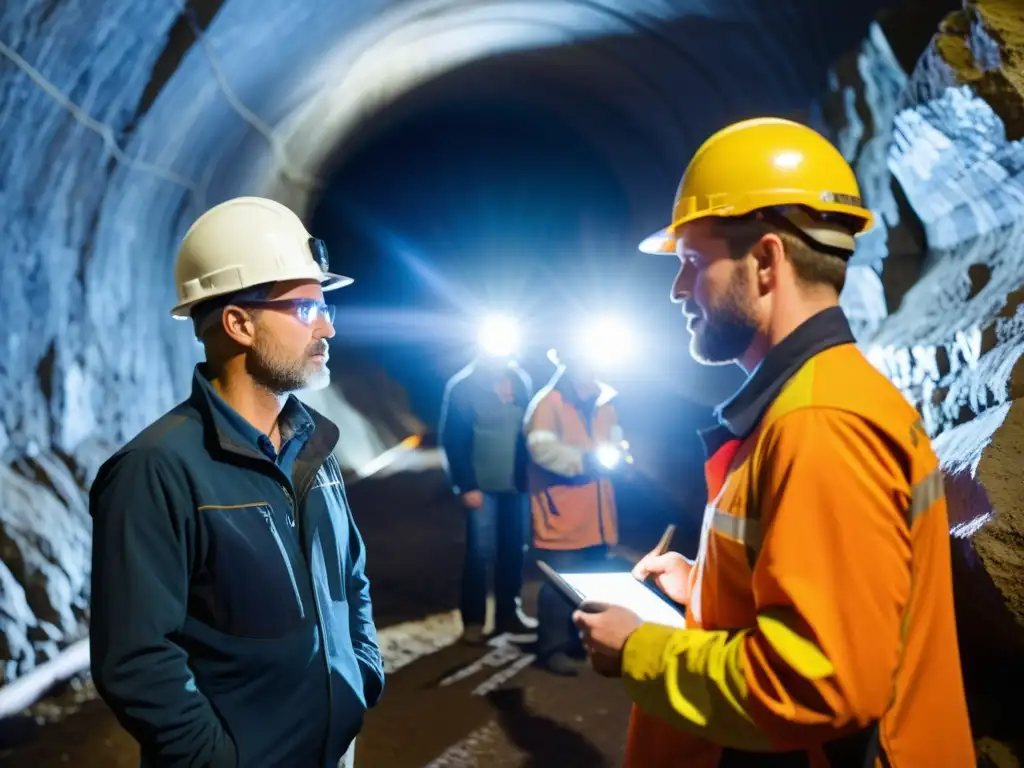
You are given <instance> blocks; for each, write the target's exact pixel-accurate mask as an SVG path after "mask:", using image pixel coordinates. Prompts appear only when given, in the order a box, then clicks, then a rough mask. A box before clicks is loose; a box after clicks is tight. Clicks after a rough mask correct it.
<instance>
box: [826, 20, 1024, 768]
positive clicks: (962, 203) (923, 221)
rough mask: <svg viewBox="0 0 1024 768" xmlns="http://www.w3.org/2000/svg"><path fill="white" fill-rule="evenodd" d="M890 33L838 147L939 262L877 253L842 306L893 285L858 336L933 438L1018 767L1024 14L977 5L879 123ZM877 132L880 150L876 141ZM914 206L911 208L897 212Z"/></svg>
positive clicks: (989, 720)
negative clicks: (1014, 717)
mask: <svg viewBox="0 0 1024 768" xmlns="http://www.w3.org/2000/svg"><path fill="white" fill-rule="evenodd" d="M880 35H881V32H880V30H877V29H876V30H873V32H872V37H871V38H870V39H869V41H868V42H867V43H865V46H864V48H863V50H862V51H861V52H860V53H859V55H858V58H857V64H858V69H857V73H858V74H859V75H860V76H861V77H862V78H863V81H862V82H861V83H858V82H857V78H856V77H852V76H851V75H850V74H849V72H850V70H849V64H847V70H846V73H847V74H846V88H847V89H848V90H847V91H846V92H845V93H847V94H848V95H847V98H846V103H847V104H851V103H859V102H860V98H858V97H855V95H854V94H857V93H859V92H860V91H863V92H864V94H865V96H864V98H863V101H864V103H865V104H867V105H869V106H871V109H869V110H868V115H869V116H870V118H871V120H870V121H868V122H867V123H866V125H867V128H866V129H863V130H862V129H861V128H860V127H859V126H860V125H861V124H863V123H865V121H863V120H861V122H858V121H857V120H856V119H855V117H856V116H859V115H860V114H862V113H863V110H861V111H860V112H858V113H857V115H856V116H852V117H850V118H848V119H847V120H845V121H841V120H840V121H838V122H836V121H834V124H835V125H836V126H837V128H838V130H837V137H838V141H837V143H838V144H839V146H840V147H842V148H843V149H844V151H846V153H847V156H848V157H849V158H850V159H851V160H853V161H854V163H855V164H856V166H857V170H858V173H859V175H860V178H861V180H862V183H863V184H864V186H865V197H866V199H867V200H868V203H869V204H870V205H871V206H872V208H874V209H875V210H876V211H879V212H881V213H882V214H883V215H882V217H881V218H882V220H883V223H884V229H883V235H887V236H888V239H889V241H890V243H891V242H892V241H893V240H894V227H904V228H905V230H906V231H907V233H908V236H907V237H904V238H903V241H904V242H910V243H913V242H914V241H915V240H916V239H917V238H918V237H920V240H921V242H924V243H926V248H925V249H924V250H923V251H921V253H923V258H921V257H920V256H915V255H914V254H913V249H912V248H911V249H906V250H905V251H904V252H901V250H902V249H899V248H894V247H889V248H886V249H884V252H883V253H882V256H881V258H879V249H878V247H877V242H876V241H875V240H869V239H867V238H866V239H865V249H864V250H865V252H866V253H865V254H864V256H865V257H866V258H865V259H864V260H865V261H866V262H867V263H868V264H870V265H872V267H874V269H872V270H865V269H861V270H859V271H857V272H851V277H852V279H853V280H854V284H853V285H851V286H848V287H847V289H846V290H845V293H846V294H847V295H846V296H844V302H846V303H847V304H848V306H854V307H856V308H861V307H866V306H868V305H869V302H868V301H865V300H860V301H854V299H855V298H857V297H861V296H865V295H866V296H870V297H871V301H873V302H874V303H873V304H871V305H870V306H873V307H875V308H877V309H880V308H881V303H880V302H879V301H878V292H879V283H881V284H883V285H884V286H885V293H886V299H887V301H886V302H885V306H886V312H884V313H882V312H880V311H874V312H872V311H863V312H862V313H861V316H860V317H858V318H857V320H858V329H857V330H858V339H859V341H860V343H861V345H862V347H863V348H864V350H865V352H866V353H867V354H868V356H869V357H870V358H871V359H872V361H873V362H874V363H875V364H876V365H877V366H878V367H879V368H880V369H881V370H882V371H883V372H885V373H886V374H887V375H888V376H889V377H890V378H891V379H892V380H893V381H894V382H895V383H896V384H897V385H898V386H899V387H900V389H901V390H902V391H903V393H904V395H905V396H906V397H907V398H908V400H910V401H911V402H912V403H913V404H914V405H915V406H916V407H917V408H918V409H919V410H920V412H921V413H922V416H923V419H924V423H925V426H926V428H927V429H928V431H929V433H930V434H931V435H932V436H933V438H934V439H935V447H936V450H937V452H938V454H939V457H940V460H941V462H942V466H943V469H944V471H945V472H946V488H947V496H948V500H949V506H950V518H951V520H950V522H951V526H952V531H951V533H952V535H953V540H952V546H953V553H954V565H955V589H956V595H957V610H958V616H959V627H960V629H959V631H960V638H961V646H962V648H963V655H964V666H965V677H966V680H967V684H968V690H969V695H970V696H971V706H972V717H973V719H974V727H975V735H976V737H977V738H978V739H979V752H980V753H981V754H982V755H983V757H985V759H987V760H990V761H992V763H991V764H1000V765H1017V762H1016V761H1015V760H1014V758H1012V757H1009V756H1008V755H1009V753H1010V751H1012V750H1011V747H1012V748H1013V749H1016V750H1018V752H1019V754H1020V755H1024V751H1022V749H1021V748H1022V746H1024V745H1021V743H1020V739H1021V734H1020V732H1019V723H1018V726H1014V725H1012V724H1011V723H1010V722H1009V721H1008V720H1006V719H1005V718H1001V716H1000V715H999V706H995V705H993V701H998V700H999V691H1000V689H1001V690H1002V691H1004V692H1005V690H1006V689H1007V686H1008V684H1009V682H1010V680H1011V679H1012V676H1013V675H1014V674H1016V675H1018V676H1019V675H1020V671H1019V670H1021V669H1024V664H1022V663H1021V659H1022V658H1024V473H1022V472H1021V468H1022V467H1024V400H1021V397H1022V396H1024V363H1022V362H1021V356H1022V353H1024V304H1022V300H1024V141H1022V137H1024V6H1021V5H1020V3H1019V2H1017V1H1016V0H998V1H992V2H986V1H985V0H978V1H977V2H967V3H965V6H964V9H963V10H961V11H957V12H955V13H953V14H951V15H950V16H949V17H947V19H946V20H945V21H944V22H943V23H942V25H941V27H940V30H939V32H938V34H937V35H936V36H935V38H934V39H933V41H932V44H931V45H930V46H929V48H928V49H927V50H926V51H925V52H924V54H923V55H922V56H921V58H920V60H919V62H918V64H917V66H916V68H915V69H914V71H913V72H912V73H911V74H910V76H909V78H907V79H906V80H905V87H904V88H903V90H902V92H901V93H900V94H899V95H898V98H897V99H896V100H895V101H893V100H889V101H886V102H885V103H884V107H882V108H879V107H877V106H872V105H877V104H878V103H879V102H878V100H877V99H876V100H874V101H873V100H872V99H871V98H870V97H869V96H868V94H869V93H871V92H872V88H874V92H875V93H876V94H877V91H878V88H877V83H878V82H879V81H881V82H884V83H890V84H895V83H896V82H898V81H899V77H898V76H896V75H893V74H892V72H891V69H892V67H894V66H895V67H898V65H897V64H895V61H894V60H890V62H889V65H888V66H887V67H886V70H885V71H886V74H885V75H884V76H883V77H881V78H879V76H878V75H877V74H876V75H874V76H871V75H869V74H868V73H870V72H872V71H877V70H873V69H872V64H874V63H876V62H879V61H882V60H884V59H885V58H886V57H885V56H883V55H881V54H880V53H879V51H882V52H884V51H885V48H884V47H883V45H882V44H883V42H884V39H883V38H881V37H880ZM843 74H844V70H843V69H842V68H841V67H840V68H838V69H837V78H836V79H834V83H835V82H836V81H838V87H837V88H834V89H833V94H837V93H844V91H843V87H844V84H843V81H842V77H843ZM890 93H891V91H890ZM833 102H835V96H833ZM851 111H852V110H851ZM834 114H835V112H833V115H834ZM871 135H874V136H879V135H880V137H881V138H880V142H881V143H882V144H884V145H885V151H884V152H883V153H879V152H877V151H876V146H877V145H872V144H871V142H870V140H868V141H864V140H863V139H862V136H871ZM855 139H856V140H855ZM883 160H884V163H883ZM889 192H895V193H896V194H895V195H890V194H889ZM901 197H902V198H903V199H904V200H905V201H906V205H905V206H901V205H895V206H894V205H893V202H894V201H895V200H897V199H899V198H901ZM901 209H902V210H901ZM894 213H898V214H899V216H898V218H897V219H894V218H893V214H894ZM908 213H909V217H908V216H907V214H908ZM908 219H909V220H908ZM876 271H877V278H879V279H876ZM1008 675H1009V677H1008ZM1018 683H1019V681H1018ZM993 739H1002V740H1003V741H1004V742H1006V743H1004V744H1003V745H1002V746H1001V747H996V746H993V744H995V741H993ZM1000 755H1002V756H1001V757H1000Z"/></svg>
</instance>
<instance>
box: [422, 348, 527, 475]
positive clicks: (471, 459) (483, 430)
mask: <svg viewBox="0 0 1024 768" xmlns="http://www.w3.org/2000/svg"><path fill="white" fill-rule="evenodd" d="M502 377H507V378H508V380H509V381H510V382H511V383H512V394H513V400H512V402H511V403H502V401H501V400H500V399H499V397H498V395H497V393H496V392H495V391H494V384H495V382H496V381H497V380H498V379H500V378H502ZM532 395H533V382H532V381H531V380H530V376H529V374H527V373H526V371H524V370H523V369H522V368H521V367H519V366H518V365H517V364H515V363H510V364H509V365H508V367H507V368H488V367H486V366H485V365H481V364H478V363H477V362H476V361H474V362H472V363H470V364H469V365H467V366H466V367H465V368H463V369H462V370H461V371H459V372H458V373H456V374H455V375H454V376H452V378H451V379H449V381H448V384H447V385H446V386H445V391H444V399H443V400H442V403H441V419H440V426H439V428H438V432H439V435H440V443H441V448H443V449H444V458H445V464H444V466H445V471H446V474H447V476H448V481H449V482H450V483H451V486H452V490H453V491H454V492H455V493H457V494H462V493H466V492H467V491H476V490H479V491H483V492H484V493H510V492H512V493H514V492H520V493H521V492H523V491H524V490H525V487H526V466H527V463H528V455H527V452H526V441H525V438H524V437H523V417H524V416H525V414H526V408H527V406H529V404H530V398H531V396H532Z"/></svg>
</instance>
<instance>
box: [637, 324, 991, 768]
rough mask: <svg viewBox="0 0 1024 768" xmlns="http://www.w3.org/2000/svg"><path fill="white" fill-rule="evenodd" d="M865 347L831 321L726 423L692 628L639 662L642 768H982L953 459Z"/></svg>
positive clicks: (664, 634)
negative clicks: (955, 560) (960, 602)
mask: <svg viewBox="0 0 1024 768" xmlns="http://www.w3.org/2000/svg"><path fill="white" fill-rule="evenodd" d="M853 341H854V340H853V336H852V334H851V333H850V331H849V326H848V324H847V322H846V318H845V316H844V315H843V314H842V311H841V310H840V309H838V308H833V309H828V310H825V311H824V312H822V313H819V314H818V315H816V316H815V317H813V318H811V319H810V320H808V321H807V322H806V323H804V324H803V325H802V326H801V327H800V328H798V329H797V330H796V331H795V332H794V333H793V334H791V336H789V337H787V338H786V339H784V340H783V342H782V343H781V344H779V345H777V346H776V347H774V348H773V349H772V350H771V351H770V352H769V354H768V356H767V357H766V359H765V360H764V362H763V363H762V364H761V366H760V367H759V368H758V369H757V370H756V371H755V373H754V374H753V376H752V377H751V379H750V380H749V381H748V382H747V384H746V385H745V386H744V387H743V388H742V389H741V390H740V392H739V393H738V394H737V396H736V397H734V398H733V399H732V400H731V401H730V402H728V403H726V404H725V405H724V406H723V408H722V410H721V411H720V414H719V419H720V421H722V422H723V427H722V428H719V431H718V433H717V435H715V436H712V437H711V439H710V443H711V444H709V446H708V448H709V455H710V458H709V461H708V464H707V466H706V474H707V481H708V492H709V499H710V501H709V503H708V505H707V507H706V509H705V513H704V527H703V531H702V535H701V543H700V548H699V552H698V555H697V560H696V562H695V564H694V567H693V570H692V572H691V580H690V584H691V588H692V594H691V603H690V606H689V610H688V612H687V626H688V628H687V629H683V630H678V629H672V628H669V627H661V626H656V625H652V624H645V625H643V626H641V627H640V628H639V629H638V630H637V631H636V632H635V633H634V634H633V635H632V636H631V637H630V638H629V640H628V642H627V643H626V647H625V650H624V655H623V668H622V671H623V677H624V679H625V682H626V687H627V689H628V692H629V694H630V696H631V697H632V698H633V701H634V702H635V704H636V705H637V706H635V707H634V711H633V717H632V720H631V723H630V735H629V744H628V747H627V758H626V765H627V766H629V768H676V767H677V766H678V768H683V767H684V766H685V768H712V766H715V767H719V768H723V767H724V766H747V765H750V766H765V765H767V766H810V767H811V768H817V767H818V766H822V767H824V766H829V767H830V768H838V767H839V766H856V767H857V768H862V767H863V766H892V767H893V768H930V767H931V766H934V767H935V768H939V767H940V766H941V767H942V768H968V766H974V765H975V757H974V748H973V743H972V740H971V732H970V726H969V723H968V717H967V707H966V702H965V697H964V691H963V682H962V677H961V671H960V657H959V649H958V645H957V636H956V627H955V624H954V615H953V592H952V574H951V569H950V545H949V524H948V520H947V514H946V503H945V498H944V495H943V482H942V476H941V474H940V472H939V469H938V462H937V459H936V456H935V453H934V452H933V450H932V448H931V446H930V444H929V441H928V437H927V434H926V433H925V431H924V429H923V427H922V425H921V422H920V420H919V417H918V414H917V412H916V411H915V410H914V409H913V408H912V407H911V406H910V404H909V403H907V401H906V400H905V399H904V398H903V396H902V395H901V394H900V392H899V391H898V390H897V389H896V388H895V387H894V386H893V385H892V384H891V383H890V382H889V381H888V380H887V379H886V378H885V377H884V376H883V375H882V374H881V373H880V372H878V371H877V370H876V369H875V368H874V367H873V366H872V365H871V364H870V363H869V362H868V361H867V360H866V359H865V358H864V356H863V355H862V354H861V353H860V351H859V350H858V349H857V347H856V346H855V344H854V343H853ZM715 442H717V445H715V444H714V443H715ZM765 753H774V754H772V755H768V754H765Z"/></svg>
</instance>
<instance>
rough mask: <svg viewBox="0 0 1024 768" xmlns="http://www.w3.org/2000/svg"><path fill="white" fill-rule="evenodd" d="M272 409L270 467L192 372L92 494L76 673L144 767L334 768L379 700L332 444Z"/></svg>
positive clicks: (367, 615) (378, 674)
mask: <svg viewBox="0 0 1024 768" xmlns="http://www.w3.org/2000/svg"><path fill="white" fill-rule="evenodd" d="M285 412H286V413H290V414H291V416H292V418H291V421H290V424H291V431H293V432H295V434H294V436H293V439H292V440H289V441H288V442H286V443H285V444H284V445H283V446H282V456H281V457H280V458H279V461H274V460H273V459H272V458H269V457H268V455H267V453H266V452H265V449H266V446H265V445H264V444H262V443H261V442H260V441H259V440H254V437H258V435H259V433H258V432H257V431H256V430H255V429H254V428H252V427H251V426H250V425H249V424H248V423H247V422H244V421H243V420H242V419H241V417H240V416H238V414H237V413H235V412H234V411H233V410H232V409H231V408H230V406H228V405H227V403H226V402H224V401H223V400H222V399H221V398H220V397H219V396H218V395H217V394H216V393H215V392H214V391H213V388H212V387H211V386H210V385H209V382H207V381H206V379H205V378H204V377H203V376H202V375H201V373H200V369H197V371H196V375H195V377H194V381H193V391H192V396H191V397H190V398H189V399H188V400H187V401H185V402H184V403H182V404H181V405H179V406H178V407H176V408H175V409H174V410H172V411H171V412H170V413H168V414H166V415H165V416H163V417H162V418H161V419H159V420H158V421H157V422H155V423H154V424H153V425H151V426H150V427H148V428H147V429H145V430H144V431H143V432H142V433H141V434H139V435H138V437H136V438H135V439H134V440H132V441H131V442H130V443H129V444H128V445H126V446H125V447H124V448H122V449H121V450H120V451H118V452H117V453H116V454H115V455H114V456H113V457H111V458H110V459H109V460H108V461H107V462H106V463H105V464H104V465H103V467H102V468H101V470H100V472H99V474H98V476H97V478H96V481H95V483H94V484H93V487H92V490H91V492H90V509H91V513H92V516H93V525H94V542H93V571H92V617H91V644H92V673H93V678H94V680H95V682H96V687H97V690H98V691H99V692H100V694H101V695H102V696H103V698H104V700H105V701H106V702H107V703H108V705H109V706H110V707H111V709H112V710H113V711H114V713H115V715H116V716H117V718H118V720H119V721H120V722H121V724H122V725H123V726H124V727H125V729H126V730H128V731H129V733H131V734H132V735H133V736H134V737H135V738H136V739H137V740H138V741H139V743H140V745H141V749H142V764H143V765H144V766H172V765H173V766H186V765H187V766H216V768H221V766H225V767H228V766H230V767H231V768H234V766H242V767H243V768H249V767H250V766H252V767H253V768H264V767H266V768H270V767H271V766H280V767H281V768H285V767H286V766H287V767H288V768H297V767H298V766H331V768H334V766H336V765H337V763H338V760H339V759H340V758H341V757H342V755H343V754H344V753H345V751H346V749H347V748H348V746H349V744H350V743H351V741H352V740H353V739H354V738H355V736H356V734H357V733H358V731H359V729H360V727H361V725H362V721H363V715H364V713H365V711H366V710H367V709H368V708H369V707H372V706H373V705H374V704H375V703H376V702H377V700H378V698H379V697H380V694H381V691H382V688H383V684H384V673H383V667H382V663H381V657H380V651H379V649H378V646H377V637H376V631H375V629H374V625H373V619H372V612H371V604H370V591H369V582H368V580H367V578H366V576H365V574H364V564H365V559H366V556H365V550H364V548H363V542H362V538H361V537H360V535H359V532H358V530H357V529H356V526H355V523H354V521H353V519H352V515H351V511H350V510H349V506H348V502H347V500H346V498H345V489H344V486H343V484H342V480H341V472H340V469H339V466H338V463H337V460H336V459H335V458H334V456H333V449H334V447H335V444H336V443H337V440H338V429H337V427H336V426H335V425H334V424H332V423H331V422H330V421H328V420H327V419H325V418H324V417H322V416H320V415H319V414H317V413H315V412H314V411H312V410H311V409H304V408H303V406H302V405H300V404H299V403H298V401H297V400H295V399H294V398H290V399H289V403H288V405H287V406H286V411H285ZM284 415H285V413H283V414H282V416H284ZM282 421H283V419H282ZM261 448H262V449H264V450H261ZM269 452H270V453H273V450H272V446H270V450H269ZM282 467H284V469H287V470H290V471H288V472H286V471H283V470H282Z"/></svg>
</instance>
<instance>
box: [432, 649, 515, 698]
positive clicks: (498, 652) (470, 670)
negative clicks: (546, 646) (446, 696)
mask: <svg viewBox="0 0 1024 768" xmlns="http://www.w3.org/2000/svg"><path fill="white" fill-rule="evenodd" d="M487 644H488V645H489V646H490V647H491V650H490V651H488V652H487V653H486V654H484V655H483V656H481V657H480V658H479V659H477V660H476V661H474V662H473V663H472V664H467V665H466V666H465V667H463V668H462V669H460V670H458V671H456V672H454V673H452V674H451V675H448V677H446V678H445V679H444V680H442V681H441V682H440V683H438V686H439V687H441V688H443V687H445V686H448V685H454V684H455V683H457V682H459V681H460V680H465V679H466V678H468V677H472V676H473V675H476V674H479V673H480V672H482V671H484V670H485V669H497V670H498V672H497V673H496V674H494V675H492V676H491V677H490V678H489V679H488V680H485V681H484V682H483V683H481V684H480V685H479V686H478V687H477V688H476V689H474V690H473V695H474V696H483V695H485V694H487V693H489V692H490V691H492V690H494V689H495V688H497V687H498V686H499V685H501V684H502V683H503V682H505V681H506V680H509V679H510V678H511V677H512V676H513V675H515V674H516V673H517V672H519V671H520V670H521V669H524V668H525V667H527V666H529V664H530V662H532V661H533V659H534V657H533V656H532V655H531V654H527V653H524V652H523V650H522V648H520V647H519V646H518V645H516V644H515V643H513V642H512V636H511V635H507V634H506V635H498V636H497V637H495V638H492V639H491V640H490V641H488V643H487ZM524 659H525V660H526V661H525V663H524V662H523V660H524ZM513 662H515V663H514V664H512V663H513ZM509 664H512V667H509V666H508V665H509ZM513 667H514V670H513V671H512V672H511V674H506V673H507V672H508V669H512V668H513ZM494 680H498V682H496V683H493V684H492V681H494ZM480 691H482V692H480Z"/></svg>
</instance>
